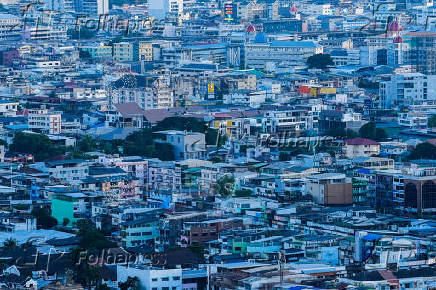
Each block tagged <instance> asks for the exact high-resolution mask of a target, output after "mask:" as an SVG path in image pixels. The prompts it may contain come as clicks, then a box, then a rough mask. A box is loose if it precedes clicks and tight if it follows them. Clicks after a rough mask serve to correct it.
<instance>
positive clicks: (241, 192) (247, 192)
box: [234, 189, 253, 197]
mask: <svg viewBox="0 0 436 290" xmlns="http://www.w3.org/2000/svg"><path fill="white" fill-rule="evenodd" d="M252 195H253V191H252V190H251V189H238V190H235V193H234V196H237V197H250V196H252Z"/></svg>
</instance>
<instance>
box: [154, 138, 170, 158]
mask: <svg viewBox="0 0 436 290" xmlns="http://www.w3.org/2000/svg"><path fill="white" fill-rule="evenodd" d="M154 157H156V158H159V159H160V160H162V161H172V160H174V146H173V145H171V144H169V143H159V142H156V143H155V154H154Z"/></svg>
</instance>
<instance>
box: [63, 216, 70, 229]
mask: <svg viewBox="0 0 436 290" xmlns="http://www.w3.org/2000/svg"><path fill="white" fill-rule="evenodd" d="M69 223H70V220H69V219H68V218H64V220H63V221H62V225H63V226H64V227H66V226H67V225H68V224H69Z"/></svg>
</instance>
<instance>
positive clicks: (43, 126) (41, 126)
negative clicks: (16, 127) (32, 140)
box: [28, 108, 62, 134]
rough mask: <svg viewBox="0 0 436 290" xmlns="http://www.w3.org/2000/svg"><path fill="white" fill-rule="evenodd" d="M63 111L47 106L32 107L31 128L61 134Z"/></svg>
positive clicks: (30, 114)
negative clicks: (53, 109) (52, 109)
mask: <svg viewBox="0 0 436 290" xmlns="http://www.w3.org/2000/svg"><path fill="white" fill-rule="evenodd" d="M61 115H62V112H60V111H51V110H48V109H46V108H40V109H30V110H29V115H28V125H29V129H30V130H40V131H41V132H42V133H48V134H60V133H61V130H62V126H61V124H62V118H61Z"/></svg>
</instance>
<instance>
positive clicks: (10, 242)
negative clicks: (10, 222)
mask: <svg viewBox="0 0 436 290" xmlns="http://www.w3.org/2000/svg"><path fill="white" fill-rule="evenodd" d="M3 247H4V248H6V249H16V248H18V243H17V240H15V239H13V238H9V239H7V240H6V241H4V243H3Z"/></svg>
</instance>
